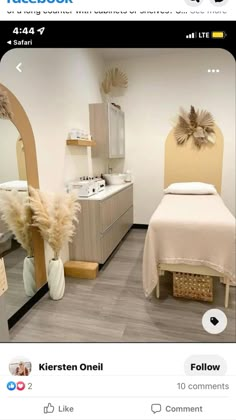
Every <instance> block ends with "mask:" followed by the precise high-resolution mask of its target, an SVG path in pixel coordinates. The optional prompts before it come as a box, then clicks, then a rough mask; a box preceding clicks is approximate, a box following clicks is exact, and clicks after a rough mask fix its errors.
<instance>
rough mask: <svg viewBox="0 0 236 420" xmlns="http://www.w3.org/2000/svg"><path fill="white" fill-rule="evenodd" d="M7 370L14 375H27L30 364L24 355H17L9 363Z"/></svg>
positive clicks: (29, 371) (29, 370)
mask: <svg viewBox="0 0 236 420" xmlns="http://www.w3.org/2000/svg"><path fill="white" fill-rule="evenodd" d="M9 370H10V373H11V374H12V375H14V376H29V374H30V373H31V370H32V365H31V362H30V361H29V360H28V359H26V358H25V357H18V358H16V359H14V360H12V361H11V362H10V363H9Z"/></svg>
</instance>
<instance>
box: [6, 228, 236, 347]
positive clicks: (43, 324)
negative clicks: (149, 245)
mask: <svg viewBox="0 0 236 420" xmlns="http://www.w3.org/2000/svg"><path fill="white" fill-rule="evenodd" d="M145 234H146V231H145V230H139V229H132V230H131V231H130V232H129V234H128V235H127V236H126V238H125V239H124V241H123V242H122V243H121V245H120V246H119V248H118V249H117V251H116V252H115V254H114V255H113V256H112V258H111V259H110V260H109V261H108V262H107V263H106V265H105V266H104V267H103V269H102V270H101V271H100V272H99V277H98V278H97V280H77V279H72V278H67V279H66V292H65V296H64V298H63V299H62V300H61V301H57V302H56V301H52V300H50V298H49V296H48V295H46V296H45V297H44V298H43V299H42V300H41V301H40V302H39V303H38V304H37V305H36V306H34V307H33V309H31V311H30V312H29V313H27V314H26V315H25V317H24V318H23V319H22V320H21V321H20V322H19V323H18V324H16V326H15V327H14V328H13V329H12V330H11V333H10V336H11V341H14V342H233V341H235V329H236V328H235V327H236V325H235V291H236V290H235V289H236V288H231V293H230V305H229V309H227V310H225V308H224V286H223V285H221V284H220V282H218V281H215V290H214V293H215V300H214V303H213V304H209V303H202V302H194V301H191V300H181V299H176V298H173V296H172V278H171V275H167V276H166V278H165V279H164V280H163V281H162V284H161V298H160V299H159V300H157V299H156V298H155V296H152V297H151V298H150V299H145V297H144V294H143V289H142V254H143V245H144V239H145ZM214 307H215V308H219V309H222V310H223V311H225V313H226V315H227V317H228V326H227V329H226V330H225V331H224V332H223V333H222V334H220V335H217V336H216V335H211V334H208V333H207V332H205V331H204V330H203V328H202V324H201V319H202V316H203V314H204V312H205V311H206V310H208V309H211V308H214Z"/></svg>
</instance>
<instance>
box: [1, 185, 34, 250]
mask: <svg viewBox="0 0 236 420" xmlns="http://www.w3.org/2000/svg"><path fill="white" fill-rule="evenodd" d="M27 200H28V197H26V196H25V195H24V194H22V193H19V192H17V191H0V209H1V213H2V217H1V218H2V220H3V221H4V222H5V223H6V225H7V226H8V228H9V229H10V230H11V231H12V232H13V234H14V235H15V238H16V240H17V241H18V242H19V243H20V244H21V246H22V247H23V248H24V249H25V250H26V251H27V254H28V256H29V257H31V256H33V244H32V232H31V210H30V208H29V206H28V202H27Z"/></svg>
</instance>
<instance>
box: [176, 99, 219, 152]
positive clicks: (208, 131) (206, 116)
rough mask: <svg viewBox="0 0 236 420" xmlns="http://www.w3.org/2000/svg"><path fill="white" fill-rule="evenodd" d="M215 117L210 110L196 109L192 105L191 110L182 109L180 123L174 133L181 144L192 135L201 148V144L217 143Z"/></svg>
mask: <svg viewBox="0 0 236 420" xmlns="http://www.w3.org/2000/svg"><path fill="white" fill-rule="evenodd" d="M214 125H215V123H214V119H213V117H212V115H211V113H210V112H208V111H205V110H202V111H199V110H197V111H196V110H195V108H194V106H191V108H190V112H186V111H185V110H184V109H183V108H181V109H180V114H179V117H178V123H177V125H176V127H175V130H174V134H175V138H176V141H177V143H178V144H179V145H183V144H184V143H186V142H187V141H188V139H189V138H190V137H192V138H193V141H194V144H195V145H196V146H197V147H198V148H199V149H200V148H201V146H203V145H207V144H214V143H215V136H214V135H215V130H214Z"/></svg>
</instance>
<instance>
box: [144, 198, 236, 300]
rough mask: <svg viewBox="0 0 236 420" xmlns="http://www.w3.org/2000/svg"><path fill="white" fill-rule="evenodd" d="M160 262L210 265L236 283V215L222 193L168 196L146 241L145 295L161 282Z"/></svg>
mask: <svg viewBox="0 0 236 420" xmlns="http://www.w3.org/2000/svg"><path fill="white" fill-rule="evenodd" d="M160 263H165V264H189V265H190V266H191V265H195V266H196V265H197V266H199V265H202V266H206V267H210V268H212V269H214V270H216V271H218V272H219V273H222V275H223V276H225V277H228V278H229V279H230V281H231V283H232V284H235V283H236V280H235V218H234V216H233V215H232V214H231V213H230V211H229V210H228V209H227V207H226V206H225V205H224V203H223V201H222V199H221V197H220V196H219V195H176V194H166V195H165V196H164V198H163V199H162V201H161V203H160V205H159V206H158V207H157V209H156V211H155V212H154V214H153V215H152V217H151V220H150V224H149V227H148V231H147V235H146V240H145V246H144V254H143V287H144V293H145V296H149V295H150V294H151V292H152V291H153V289H154V288H155V287H156V285H157V284H158V281H159V278H158V270H157V265H158V264H160ZM189 272H190V273H191V267H190V269H189Z"/></svg>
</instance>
